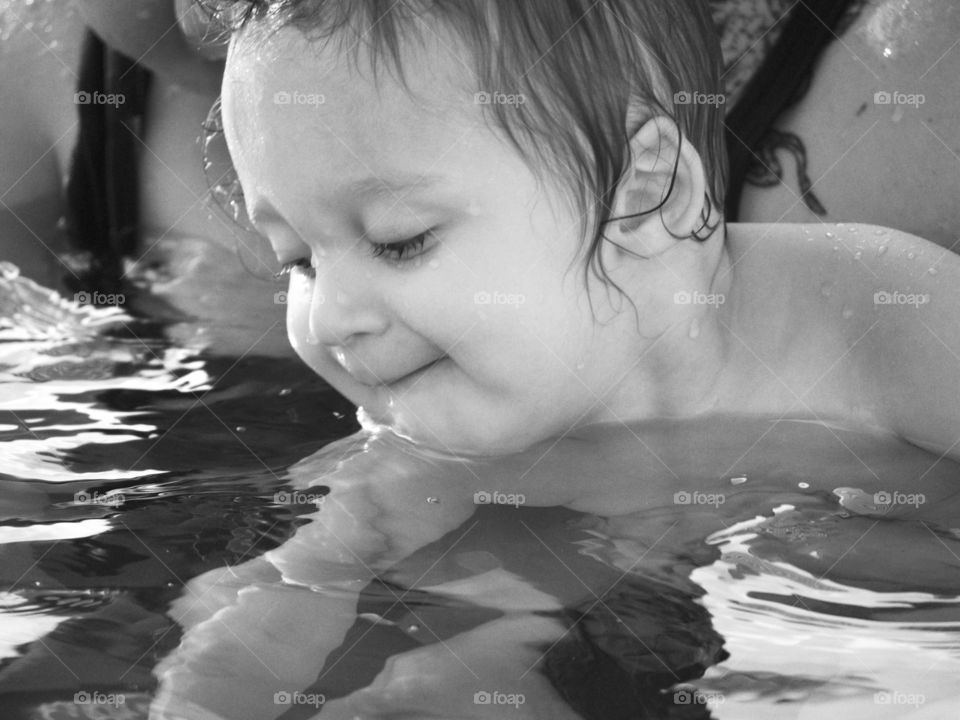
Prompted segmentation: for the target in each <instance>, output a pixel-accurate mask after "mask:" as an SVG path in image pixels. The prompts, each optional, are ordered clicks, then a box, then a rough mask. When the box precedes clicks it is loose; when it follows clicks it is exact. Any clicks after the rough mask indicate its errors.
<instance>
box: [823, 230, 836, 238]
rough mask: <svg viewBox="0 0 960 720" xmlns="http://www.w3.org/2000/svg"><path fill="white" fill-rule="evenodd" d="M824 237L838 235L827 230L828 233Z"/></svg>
mask: <svg viewBox="0 0 960 720" xmlns="http://www.w3.org/2000/svg"><path fill="white" fill-rule="evenodd" d="M824 235H826V237H828V238H832V237H836V235H834V234H833V233H832V232H830V231H829V230H827V232H826V233H824Z"/></svg>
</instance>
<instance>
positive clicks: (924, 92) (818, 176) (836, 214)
mask: <svg viewBox="0 0 960 720" xmlns="http://www.w3.org/2000/svg"><path fill="white" fill-rule="evenodd" d="M958 37H960V5H957V4H956V3H955V2H951V1H950V0H872V1H871V2H868V3H867V4H866V5H865V7H864V8H863V9H862V10H861V11H860V14H859V15H858V17H857V19H856V20H855V21H854V22H853V24H852V25H851V26H850V28H849V29H848V30H847V31H846V32H845V33H844V34H843V36H842V37H841V38H839V39H837V40H835V41H833V42H832V43H831V44H830V45H829V46H828V47H827V48H826V50H825V51H824V54H823V55H822V57H821V58H820V60H819V62H818V64H817V65H816V67H815V72H814V75H813V78H812V82H811V85H810V88H809V90H808V91H807V93H806V94H805V95H804V97H803V98H802V100H801V101H800V102H799V103H798V104H797V105H796V106H794V107H793V108H791V110H790V111H788V112H787V113H785V114H784V115H783V116H781V117H780V118H779V120H778V121H777V122H776V123H775V124H774V127H775V128H776V129H777V130H779V131H780V132H781V133H784V134H785V135H786V136H787V137H786V138H783V140H784V142H781V143H774V144H773V146H772V147H773V148H774V149H775V153H776V157H777V158H778V159H779V160H780V162H782V163H783V164H784V170H783V173H782V182H780V183H777V184H775V185H772V186H769V187H758V186H757V185H751V184H749V183H748V184H747V185H746V186H745V188H744V192H743V197H742V199H741V203H740V219H741V220H743V221H745V222H817V221H818V220H820V221H829V222H865V223H871V224H875V225H884V226H887V227H894V228H897V229H898V230H904V231H906V232H909V233H914V234H916V235H919V236H921V237H923V238H926V239H927V240H931V241H933V242H935V243H937V244H939V245H942V246H944V247H946V248H950V249H952V250H954V251H955V252H960V242H958V237H960V204H958V203H957V192H958V189H960V93H958V92H957V84H956V78H957V77H958V76H960V45H958V43H957V38H958ZM877 93H886V95H879V96H876V97H875V95H876V94H877ZM921 96H922V97H921ZM875 100H876V101H875ZM886 100H889V102H884V101H886ZM911 100H915V101H916V102H911ZM787 140H789V142H787ZM788 145H789V147H788ZM791 148H792V149H791ZM800 160H805V161H806V166H807V175H808V176H809V178H810V181H811V182H812V183H813V192H814V194H815V195H816V197H817V198H818V200H819V201H820V202H821V204H822V205H823V207H824V208H825V209H826V211H827V214H826V215H824V216H818V215H817V214H816V213H814V212H813V211H812V210H811V209H810V208H809V207H807V205H806V204H804V202H803V201H802V200H801V199H800V195H801V192H800V190H799V187H798V183H797V179H796V178H797V174H796V172H795V170H796V167H797V163H798V161H800ZM766 164H767V166H768V167H769V166H770V160H769V159H767V160H766Z"/></svg>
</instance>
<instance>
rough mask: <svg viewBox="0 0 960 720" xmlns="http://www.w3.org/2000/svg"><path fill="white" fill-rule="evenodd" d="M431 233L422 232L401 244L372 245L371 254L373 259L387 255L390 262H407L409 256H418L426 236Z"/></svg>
mask: <svg viewBox="0 0 960 720" xmlns="http://www.w3.org/2000/svg"><path fill="white" fill-rule="evenodd" d="M430 232H431V231H429V230H427V231H426V232H422V233H420V234H419V235H417V236H416V237H412V238H410V239H409V240H403V241H402V242H395V243H372V250H371V254H372V255H373V256H374V257H381V256H383V255H387V256H388V257H389V258H390V259H391V260H396V261H397V262H401V261H403V260H409V259H410V256H411V255H419V254H420V251H421V250H422V249H423V245H424V243H425V242H426V241H427V236H428V235H429V234H430Z"/></svg>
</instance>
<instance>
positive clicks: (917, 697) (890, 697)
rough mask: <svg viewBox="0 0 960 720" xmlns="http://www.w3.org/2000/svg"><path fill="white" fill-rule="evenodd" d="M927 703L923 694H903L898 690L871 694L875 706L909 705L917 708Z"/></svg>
mask: <svg viewBox="0 0 960 720" xmlns="http://www.w3.org/2000/svg"><path fill="white" fill-rule="evenodd" d="M926 701H927V698H926V696H925V695H923V693H905V692H900V691H899V690H893V691H884V692H878V693H874V694H873V702H874V704H876V705H910V706H911V707H914V708H918V707H920V706H921V705H923V704H924V703H925V702H926Z"/></svg>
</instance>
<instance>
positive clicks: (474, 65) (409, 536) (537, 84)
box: [155, 0, 960, 718]
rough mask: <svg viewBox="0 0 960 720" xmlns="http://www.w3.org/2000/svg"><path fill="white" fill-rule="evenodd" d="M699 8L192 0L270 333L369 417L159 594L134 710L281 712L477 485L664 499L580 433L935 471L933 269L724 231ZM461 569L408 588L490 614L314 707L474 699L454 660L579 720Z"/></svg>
mask: <svg viewBox="0 0 960 720" xmlns="http://www.w3.org/2000/svg"><path fill="white" fill-rule="evenodd" d="M704 6H705V3H700V2H697V0H687V1H684V2H676V1H675V0H648V1H645V2H637V1H636V0H602V1H601V2H587V0H570V1H569V2H555V1H554V0H522V1H517V0H459V1H458V2H441V1H439V0H438V1H435V2H428V1H427V0H423V1H418V0H407V1H406V2H404V1H401V2H392V3H387V2H377V1H376V0H350V1H346V0H343V1H338V0H326V1H324V0H273V1H271V0H246V1H241V0H237V1H235V2H223V3H218V8H217V9H218V10H219V11H222V12H224V13H225V14H226V15H228V16H229V17H230V18H231V19H232V21H233V22H234V23H235V25H236V28H235V33H234V36H233V39H232V42H231V47H230V52H229V57H228V60H227V66H226V72H225V77H224V84H223V98H222V100H223V103H222V109H223V126H224V131H225V135H226V139H227V142H228V145H229V148H230V152H231V156H232V158H233V162H234V165H235V167H236V171H237V175H238V178H239V180H240V182H241V184H242V187H243V191H244V201H245V204H246V210H247V213H248V216H249V219H250V222H251V223H253V225H254V226H255V227H256V228H257V229H258V230H259V232H261V233H262V234H263V235H264V236H266V237H267V238H269V241H270V243H271V245H272V246H273V249H274V251H275V252H276V254H277V257H278V259H279V260H280V261H281V262H282V263H283V264H284V268H285V272H286V273H288V274H289V276H290V285H289V289H288V291H287V293H286V295H285V297H284V300H285V301H286V303H287V306H288V307H287V317H288V332H289V337H290V340H291V343H292V344H293V346H294V349H295V350H296V351H297V352H298V353H299V355H300V356H301V357H302V358H303V359H304V361H305V362H307V363H308V364H309V365H310V366H311V367H312V368H313V369H315V370H316V371H317V372H318V373H319V374H320V375H321V376H322V377H323V378H324V379H325V380H326V381H328V382H329V383H330V384H331V385H332V386H333V387H334V388H336V389H337V390H338V391H339V392H341V393H342V394H343V395H344V396H346V397H347V398H348V399H350V400H351V401H352V402H354V403H355V404H356V405H358V406H359V407H360V408H361V417H362V418H363V419H364V421H365V423H366V425H367V428H368V429H367V430H366V431H365V432H364V433H362V434H361V435H360V436H358V437H355V438H349V439H347V440H345V441H342V442H340V443H337V444H335V445H334V446H330V447H328V448H326V449H325V451H324V452H323V453H321V455H320V457H319V458H314V459H312V460H310V461H308V462H305V463H303V464H302V465H301V466H299V467H297V468H294V469H292V470H291V475H292V480H291V482H292V483H293V485H294V486H295V487H298V488H301V489H304V490H306V489H308V488H310V487H311V486H313V485H314V484H316V483H323V485H324V490H323V493H324V494H323V495H322V497H323V500H322V502H321V503H320V504H321V507H320V510H319V511H318V512H317V513H316V514H315V516H314V522H312V523H311V524H309V525H306V526H303V527H301V528H300V529H299V530H298V532H297V534H296V536H295V537H294V538H292V539H291V540H290V541H289V542H287V543H286V544H284V545H283V546H282V547H280V548H277V549H276V550H273V551H271V552H269V553H267V554H266V555H264V556H263V557H261V558H258V559H256V560H252V561H251V562H250V563H248V564H247V565H245V566H242V567H239V568H233V569H232V570H230V571H224V572H223V573H216V574H209V575H208V576H203V577H201V578H197V579H195V580H194V581H191V583H190V584H189V586H188V590H189V591H190V592H189V594H187V595H185V597H184V598H183V600H182V601H181V602H180V603H178V605H177V607H175V608H174V615H175V617H176V618H177V619H178V620H179V621H180V622H181V623H182V624H183V625H184V626H185V628H186V629H187V631H186V635H185V637H184V640H183V642H182V644H181V647H180V648H179V649H178V650H177V651H176V652H175V653H174V654H173V655H171V656H170V657H169V658H167V659H166V660H165V661H164V662H163V663H162V664H161V666H160V667H159V668H158V670H157V672H158V675H159V676H160V679H161V689H160V692H159V695H158V701H157V703H156V706H155V717H158V718H159V717H180V716H186V717H202V714H201V710H200V709H199V708H209V709H211V710H213V711H215V712H217V713H218V714H221V715H223V716H225V717H230V718H241V717H251V718H263V717H270V716H279V715H280V714H281V713H282V712H283V711H284V708H283V707H280V706H278V705H277V704H276V702H275V697H276V694H277V693H286V692H290V691H291V690H296V689H302V688H306V687H308V686H310V684H311V683H312V682H314V680H315V679H316V677H317V674H318V672H319V671H320V669H321V668H322V667H323V665H324V662H325V660H326V658H327V657H328V655H329V654H330V653H331V652H332V651H333V650H334V649H335V648H337V646H338V645H339V644H340V642H341V641H342V639H343V637H344V634H345V633H346V630H347V628H349V627H350V625H351V624H352V622H353V621H354V619H355V617H356V601H357V593H358V592H359V589H360V588H361V587H362V586H363V585H365V584H366V583H368V582H369V581H370V578H371V577H372V576H376V575H378V574H379V573H382V572H384V571H385V570H386V569H387V568H390V567H391V566H392V565H393V564H395V563H397V562H398V561H400V560H401V559H403V558H405V557H408V556H409V555H410V554H411V553H413V552H414V551H416V550H417V549H418V548H421V547H423V546H424V545H426V544H428V543H430V542H432V541H434V540H436V539H438V538H440V537H441V536H443V535H444V534H446V533H447V532H450V531H452V530H453V529H455V528H457V527H459V526H461V525H462V524H463V523H465V522H466V521H467V520H468V519H469V518H470V517H471V515H472V513H473V512H474V509H475V505H474V494H475V493H476V492H477V491H478V490H481V489H483V488H485V487H491V485H490V484H489V483H490V478H491V477H495V478H496V482H497V483H498V485H495V486H494V487H498V488H499V491H500V492H502V493H503V494H504V495H505V496H507V497H509V496H511V495H512V496H513V497H515V498H517V497H520V496H522V497H523V502H525V503H526V504H527V505H535V506H537V505H539V506H550V505H563V506H566V507H569V508H572V509H574V510H578V511H581V512H585V513H593V514H596V515H599V516H613V515H618V514H623V513H629V512H632V511H635V510H636V509H637V508H638V507H640V506H641V504H642V503H649V502H651V500H650V498H651V497H658V496H660V495H664V494H666V493H671V492H673V485H675V483H676V480H677V476H676V475H675V474H673V473H666V472H662V471H661V469H660V468H659V466H658V465H657V464H656V463H651V464H650V467H649V468H647V467H644V485H643V487H637V486H636V480H635V479H633V478H635V477H636V473H635V472H634V474H633V475H630V474H628V473H624V472H621V471H620V470H622V468H612V469H609V472H607V471H606V470H608V469H605V471H603V472H598V471H592V470H593V468H580V469H577V463H578V458H579V455H578V447H580V446H579V445H578V443H581V444H584V445H586V444H589V443H590V442H591V441H592V440H593V439H594V438H595V436H596V434H597V433H598V432H602V431H603V428H616V427H621V426H623V427H627V426H628V425H631V426H636V424H638V423H639V424H641V425H642V423H644V422H648V421H651V422H652V421H654V420H662V419H669V420H670V421H676V422H678V423H682V422H686V421H698V422H699V421H703V420H707V421H709V419H710V418H722V417H726V416H730V415H740V416H744V415H746V416H755V417H774V418H783V417H785V416H792V417H797V418H806V419H809V420H813V421H816V422H818V423H822V424H823V425H824V426H827V427H835V426H843V427H846V428H859V429H864V430H869V431H871V432H889V433H893V434H895V435H897V436H899V437H900V438H902V439H904V440H907V441H909V442H911V443H914V444H916V445H918V446H920V447H922V448H925V449H927V450H929V451H932V452H934V453H936V454H937V455H938V456H950V457H952V458H957V457H958V456H960V445H958V441H960V335H958V333H957V327H958V322H957V319H956V318H957V314H956V307H958V305H960V258H957V257H956V256H954V255H952V254H950V253H949V252H947V251H945V250H942V249H940V248H938V247H936V246H934V245H932V244H929V243H927V242H925V241H923V240H921V239H919V238H916V237H912V236H909V235H905V234H903V233H900V232H896V231H892V230H884V229H879V228H874V227H866V226H854V225H847V226H843V227H840V226H829V227H827V226H802V225H776V224H772V225H730V226H727V225H725V224H724V222H723V217H722V214H721V211H720V208H721V207H722V204H723V200H724V172H725V171H724V162H723V148H722V132H721V128H722V113H723V98H722V95H721V94H720V90H719V79H718V65H719V62H718V53H717V48H716V40H715V38H714V36H713V31H712V28H711V26H710V18H709V15H708V12H707V10H706V8H705V7H704ZM797 202H798V203H799V202H801V200H800V199H799V198H798V199H797ZM561 439H562V442H561ZM628 440H629V441H630V442H636V443H638V444H637V445H635V447H639V446H642V444H643V442H644V438H643V437H642V436H640V435H637V434H634V435H632V437H631V438H628ZM458 458H462V460H460V459H458ZM492 458H497V459H492ZM492 468H496V471H495V472H494V470H493V469H492ZM648 471H649V472H648ZM599 478H604V479H602V480H601V479H599ZM327 490H329V493H328V494H327ZM641 491H642V493H643V499H642V500H641ZM318 502H319V499H318ZM695 515H696V513H692V515H691V517H694V516H695ZM694 524H696V523H694ZM708 531H709V530H706V531H703V533H704V534H705V533H706V532H708ZM478 577H482V578H483V580H482V581H481V582H476V583H468V582H464V581H462V580H458V581H455V582H451V583H448V584H447V585H445V586H436V585H435V586H432V587H431V588H430V589H431V591H434V592H437V593H440V594H447V595H449V596H451V597H453V596H457V597H462V596H466V597H470V598H472V599H473V600H474V602H478V603H480V604H484V605H488V606H490V607H493V608H495V609H497V610H498V611H499V612H500V613H502V615H501V617H499V618H498V619H497V620H494V621H491V622H489V623H486V624H484V625H483V626H481V627H480V628H475V629H474V630H471V631H469V632H467V633H463V634H461V635H458V636H457V637H456V638H453V639H451V640H448V641H446V642H445V644H444V646H443V648H439V649H438V648H437V647H435V646H427V647H424V648H421V649H419V650H417V651H414V652H410V653H404V654H402V655H398V656H396V657H395V658H393V659H392V660H391V662H389V663H388V664H387V667H386V668H384V670H383V672H382V673H381V675H380V676H379V677H378V679H377V680H376V681H375V682H374V684H373V685H371V686H370V687H369V688H366V689H365V690H362V691H359V692H357V693H354V694H353V695H351V696H350V697H348V698H345V699H341V700H336V701H333V702H328V703H326V704H325V705H324V708H323V712H322V717H324V718H329V717H345V718H353V717H358V716H359V717H364V718H366V717H429V716H436V717H447V718H449V717H475V716H481V715H483V714H484V713H485V712H486V713H490V714H491V716H494V717H496V716H498V715H497V713H498V712H500V713H502V712H503V709H502V708H499V707H491V706H489V705H484V704H482V703H481V704H477V703H475V702H472V701H471V697H472V695H471V694H470V692H471V691H477V690H478V689H480V688H481V687H482V686H478V685H476V682H478V681H479V678H480V677H482V678H483V681H484V682H485V683H486V686H490V685H493V686H495V687H498V688H500V689H501V690H502V692H503V693H505V696H509V695H511V693H512V694H513V695H514V697H519V696H520V695H523V697H525V698H526V702H525V703H524V704H523V705H519V706H518V707H515V708H514V707H511V709H510V710H511V716H514V715H515V716H517V717H547V716H550V717H559V718H562V717H577V715H576V714H574V712H573V710H572V709H571V708H570V707H569V706H568V705H566V704H565V703H564V702H562V701H561V699H560V698H559V696H557V695H556V693H555V692H553V690H552V689H551V688H550V687H549V684H548V683H547V682H546V680H545V679H544V678H543V677H542V676H541V675H540V674H539V673H538V672H537V671H536V670H535V668H536V666H537V663H538V658H539V657H540V655H541V653H540V652H539V651H537V650H536V648H537V647H541V646H542V645H543V644H548V645H549V644H550V643H552V642H556V641H557V639H558V638H559V637H561V636H562V634H563V632H564V628H563V627H560V626H559V623H557V621H556V620H554V619H552V618H551V617H549V612H550V611H553V610H556V609H557V607H558V605H557V602H556V600H554V599H552V598H550V597H548V596H545V594H544V593H543V592H541V591H540V590H538V589H537V588H535V587H532V586H530V585H529V584H526V583H524V582H523V581H522V580H521V579H520V578H518V577H516V576H513V575H511V574H510V573H508V572H505V571H503V570H502V569H501V570H498V569H492V570H485V571H483V572H480V573H478ZM305 628H308V629H305ZM479 638H483V639H484V641H483V642H480V641H479ZM491 642H496V647H497V650H496V652H495V653H493V654H491V653H490V652H489V649H488V646H489V645H490V643H491ZM484 647H487V650H486V651H485V652H481V651H480V650H478V648H484ZM454 658H456V659H454ZM464 667H466V668H469V669H470V672H469V673H466V672H464V671H463V668H464ZM318 710H319V708H318ZM434 713H436V714H434Z"/></svg>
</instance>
